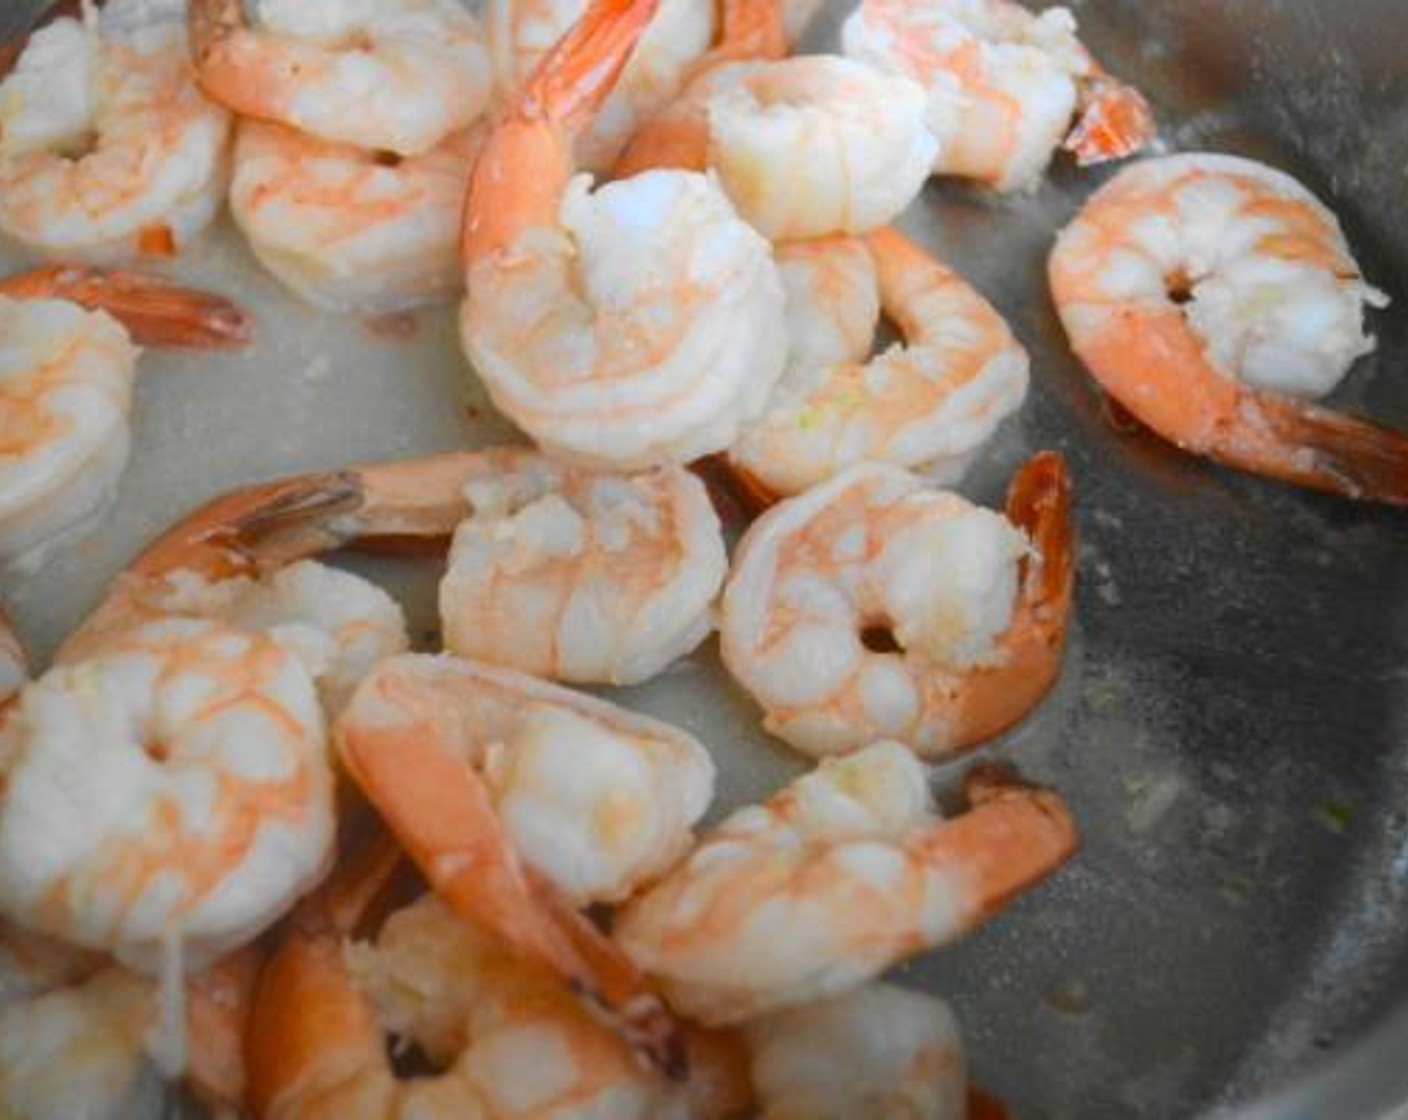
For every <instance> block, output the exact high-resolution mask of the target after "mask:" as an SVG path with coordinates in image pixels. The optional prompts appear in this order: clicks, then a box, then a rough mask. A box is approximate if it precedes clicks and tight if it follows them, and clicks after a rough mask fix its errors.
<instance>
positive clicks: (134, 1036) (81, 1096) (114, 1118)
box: [0, 966, 162, 1120]
mask: <svg viewBox="0 0 1408 1120" xmlns="http://www.w3.org/2000/svg"><path fill="white" fill-rule="evenodd" d="M155 1018H156V1014H155V1000H154V998H153V992H152V985H151V982H150V981H147V980H143V979H141V978H140V977H138V976H134V975H133V974H132V973H130V972H128V971H126V970H125V969H122V968H119V967H116V966H111V967H108V968H105V969H103V970H101V971H99V972H97V973H96V974H95V975H93V976H91V977H89V978H88V979H86V980H84V981H82V982H81V983H78V984H75V985H73V986H72V987H63V988H58V989H55V990H54V991H51V992H47V993H45V994H43V995H40V996H37V997H35V998H33V999H29V1000H24V1001H22V1002H19V1003H13V1004H10V1005H9V1006H7V1007H3V1008H0V1111H3V1112H4V1114H5V1115H6V1116H23V1117H25V1118H26V1120H73V1117H83V1118H84V1120H123V1118H124V1117H130V1116H148V1115H156V1114H157V1113H158V1112H159V1110H160V1105H161V1099H162V1086H161V1082H160V1080H159V1079H158V1078H157V1077H156V1076H155V1074H154V1071H153V1070H152V1069H151V1068H150V1067H149V1066H148V1065H147V1064H146V1062H145V1054H144V1048H143V1038H144V1036H145V1035H146V1033H147V1031H148V1030H149V1029H150V1028H151V1027H152V1025H153V1024H154V1021H155Z"/></svg>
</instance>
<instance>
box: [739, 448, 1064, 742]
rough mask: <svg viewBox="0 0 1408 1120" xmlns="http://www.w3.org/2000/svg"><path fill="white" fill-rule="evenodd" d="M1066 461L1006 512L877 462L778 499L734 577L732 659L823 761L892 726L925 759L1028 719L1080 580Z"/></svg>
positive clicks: (1027, 470) (1015, 490) (781, 724)
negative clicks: (1077, 578)
mask: <svg viewBox="0 0 1408 1120" xmlns="http://www.w3.org/2000/svg"><path fill="white" fill-rule="evenodd" d="M1073 565H1074V560H1073V549H1072V532H1071V525H1070V493H1069V482H1068V481H1067V477H1066V469H1065V464H1064V462H1063V461H1062V460H1061V458H1060V457H1059V456H1057V455H1054V454H1052V453H1045V454H1041V455H1038V456H1036V457H1034V458H1033V459H1032V460H1031V461H1030V462H1029V463H1027V464H1026V465H1025V466H1024V467H1023V468H1022V469H1021V470H1019V471H1018V472H1017V474H1016V475H1015V476H1014V478H1013V480H1012V484H1011V487H1010V489H1009V493H1008V503H1007V516H1006V518H1004V517H1002V516H1000V515H998V514H996V513H993V512H991V511H989V510H984V509H980V508H977V507H974V506H971V505H969V504H968V503H967V502H965V501H964V500H963V499H962V498H960V497H958V496H957V495H956V494H951V493H947V492H944V491H937V490H931V489H928V488H926V487H925V486H924V484H923V483H922V482H921V481H920V480H919V479H918V478H916V477H915V476H914V475H911V474H909V473H908V472H906V471H902V470H899V469H898V468H894V467H887V466H883V465H879V464H862V465H860V466H856V467H851V468H849V469H848V470H846V471H843V472H842V473H841V474H839V475H837V476H836V477H835V478H833V479H832V480H831V481H829V482H825V483H822V484H821V485H820V486H816V487H813V488H812V489H811V490H808V491H806V492H804V493H803V494H801V495H799V496H797V497H795V498H789V499H787V500H786V501H783V502H780V503H779V504H778V505H776V506H774V507H773V508H772V509H770V510H769V511H768V512H767V513H765V514H764V515H763V516H762V517H760V518H759V519H758V520H757V521H756V522H754V523H753V525H752V526H751V527H750V528H749V530H748V532H747V533H746V534H745V535H744V538H743V540H742V542H741V543H740V545H739V547H738V551H737V552H736V554H735V557H734V565H733V570H732V572H731V573H730V575H729V580H728V583H727V585H726V586H725V588H724V598H723V611H722V619H721V622H720V637H721V652H722V654H723V660H724V664H725V666H726V667H727V668H728V670H729V671H730V672H731V673H732V674H733V676H734V677H735V679H737V680H738V681H739V682H740V683H741V684H742V685H743V686H744V687H745V688H746V689H747V690H748V691H749V692H750V693H752V694H753V696H754V698H755V699H756V700H757V701H758V702H759V703H760V704H761V705H762V707H763V709H764V712H765V713H766V714H765V718H764V726H765V727H766V728H767V729H768V730H769V731H771V732H773V733H774V734H776V735H778V736H779V737H781V738H782V739H784V740H786V741H787V742H788V743H789V744H791V745H792V746H794V747H796V748H797V749H798V750H801V751H804V752H806V753H807V754H810V755H826V754H836V753H840V752H844V751H849V750H855V749H856V748H858V747H862V746H864V745H865V744H866V743H868V742H872V741H874V740H875V739H876V738H879V737H882V736H893V737H896V738H899V739H900V740H902V741H903V742H905V743H906V744H908V745H909V746H910V747H912V748H913V749H914V750H915V751H917V752H919V753H920V754H921V755H924V756H926V757H934V756H942V755H945V754H949V753H952V752H955V751H959V750H963V749H966V748H968V747H971V746H974V745H976V744H977V743H979V742H981V741H982V740H983V739H986V738H988V737H990V736H992V735H994V734H996V733H997V732H998V731H1001V730H1002V729H1004V728H1006V727H1007V726H1009V725H1011V724H1013V723H1015V722H1016V721H1018V720H1020V719H1021V718H1022V717H1023V716H1025V715H1026V713H1027V712H1028V711H1029V710H1030V709H1031V708H1032V707H1033V706H1035V704H1036V703H1037V702H1038V701H1039V700H1040V699H1041V697H1042V696H1043V695H1044V694H1045V693H1046V691H1047V690H1048V689H1049V688H1050V687H1051V684H1052V683H1053V682H1054V681H1055V679H1056V676H1057V674H1058V673H1059V671H1060V665H1061V651H1062V647H1063V645H1064V641H1065V629H1066V617H1067V614H1068V612H1069V609H1070V600H1071V591H1072V585H1073V582H1074V572H1073Z"/></svg>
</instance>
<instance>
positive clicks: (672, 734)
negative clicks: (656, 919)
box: [336, 655, 714, 905]
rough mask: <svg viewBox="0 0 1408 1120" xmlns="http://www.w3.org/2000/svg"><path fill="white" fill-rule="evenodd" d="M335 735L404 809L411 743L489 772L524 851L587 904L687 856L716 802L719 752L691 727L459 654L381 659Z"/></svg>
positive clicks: (611, 897) (372, 792)
mask: <svg viewBox="0 0 1408 1120" xmlns="http://www.w3.org/2000/svg"><path fill="white" fill-rule="evenodd" d="M336 734H337V738H338V740H339V743H340V745H341V750H342V753H343V755H344V756H345V757H346V758H347V760H348V768H349V770H350V771H351V772H352V774H353V777H354V778H357V779H358V781H359V782H362V783H363V784H364V786H365V787H367V792H368V794H369V796H370V797H371V798H372V800H373V802H375V803H378V804H386V805H393V804H396V803H397V799H396V798H395V796H394V795H395V792H396V791H394V790H391V789H387V788H386V787H385V785H384V784H383V782H384V781H386V780H394V778H395V776H396V768H395V767H394V765H392V764H393V763H394V761H395V760H396V759H398V758H400V757H403V755H405V753H406V751H408V750H410V749H411V748H410V747H409V746H406V744H415V749H414V752H413V753H412V755H411V756H410V757H415V755H416V754H418V753H419V752H420V751H422V750H427V749H429V748H432V747H433V748H435V749H437V750H439V751H440V752H442V753H443V754H444V755H445V756H447V757H451V758H457V759H459V760H461V762H462V763H463V764H464V765H467V766H468V767H471V768H473V769H474V770H476V771H478V772H479V773H480V774H481V775H482V779H481V780H482V782H483V785H484V788H485V791H486V793H487V795H488V798H489V800H490V802H491V803H492V805H493V808H494V811H495V812H496V814H497V815H498V817H499V819H500V820H501V821H502V824H503V829H504V833H505V835H506V837H507V838H508V840H509V841H510V842H511V844H512V846H513V849H514V850H515V851H516V852H517V853H518V854H519V855H521V856H522V858H523V860H524V861H525V862H526V863H527V865H528V866H529V867H531V868H533V869H534V870H535V871H536V872H538V873H540V874H542V875H543V876H544V877H545V878H546V879H547V880H548V881H549V882H551V883H552V884H553V885H554V886H555V887H557V888H558V890H560V891H561V892H563V894H564V895H565V896H566V897H567V898H568V899H569V900H570V901H572V902H574V903H577V904H583V905H584V904H586V903H589V902H615V901H619V900H620V899H623V898H625V897H627V896H628V895H629V894H630V893H631V892H632V891H634V890H635V889H636V888H637V887H639V886H640V884H641V883H642V882H645V881H647V880H649V879H650V878H652V877H654V876H655V875H657V874H659V873H660V872H661V871H663V870H664V869H665V868H666V867H668V866H669V865H670V864H671V863H672V862H674V861H675V860H676V859H678V858H679V857H680V856H681V855H682V854H683V853H684V852H685V851H687V850H688V848H689V846H690V844H691V843H692V841H693V833H692V832H691V828H692V827H693V825H694V824H695V823H696V822H697V821H698V820H699V818H700V817H701V816H702V815H703V813H704V810H705V809H706V808H707V807H708V805H709V801H710V800H711V798H712V796H713V785H714V767H713V763H712V762H711V761H710V758H709V754H708V752H707V751H706V750H705V749H704V747H703V746H702V745H701V744H700V743H699V742H698V741H697V740H695V739H694V738H692V737H691V736H689V735H687V734H685V733H684V732H683V731H680V730H678V729H676V728H674V727H671V726H670V725H669V724H666V723H661V722H660V721H658V720H654V719H650V718H648V717H646V716H642V715H637V714H636V713H634V712H630V711H627V710H626V709H625V708H620V707H617V706H616V705H614V704H608V703H606V702H605V701H602V700H596V699H594V698H592V697H590V696H586V695H584V694H582V693H578V692H573V691H571V690H569V689H565V688H560V687H558V686H556V685H552V684H548V683H547V682H545V681H539V680H536V679H535V678H533V677H529V676H524V675H522V674H520V673H515V672H512V671H509V670H506V669H495V668H492V667H490V666H487V665H477V664H475V663H473V662H469V661H461V660H457V659H455V658H451V657H438V658H437V657H427V656H424V655H406V656H402V657H393V658H390V659H388V660H386V661H383V662H382V663H381V664H380V665H378V666H377V667H376V668H375V669H373V670H372V672H371V674H370V675H369V676H368V677H367V679H366V680H365V681H364V683H363V684H362V686H361V688H360V689H359V690H358V692H357V693H356V696H355V697H354V699H353V701H352V703H351V705H350V707H349V708H348V709H347V711H346V712H345V713H344V715H343V718H342V719H341V721H340V722H339V723H338V726H337V730H336ZM388 767H390V768H388ZM383 774H385V775H387V777H386V778H385V779H383V778H382V775H383ZM383 798H384V799H385V800H383ZM415 826H416V822H415V821H414V820H407V821H405V822H402V824H401V825H400V826H398V831H400V830H401V828H411V829H414V828H415Z"/></svg>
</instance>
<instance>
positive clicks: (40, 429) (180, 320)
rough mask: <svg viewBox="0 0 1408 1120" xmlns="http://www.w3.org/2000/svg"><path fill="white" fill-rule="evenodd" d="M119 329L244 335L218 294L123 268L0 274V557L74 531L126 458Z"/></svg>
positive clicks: (176, 340) (126, 389)
mask: <svg viewBox="0 0 1408 1120" xmlns="http://www.w3.org/2000/svg"><path fill="white" fill-rule="evenodd" d="M46 297H54V298H46ZM85 308H93V309H94V310H85ZM124 324H125V325H126V327H125V326H124ZM127 328H130V330H131V332H132V335H135V336H136V338H137V340H138V341H139V342H141V341H151V342H155V343H158V344H163V343H164V344H175V345H193V346H222V345H230V344H235V343H239V342H242V341H243V340H244V339H245V338H247V337H248V319H247V318H246V317H245V316H244V315H243V314H242V313H241V312H239V311H238V309H236V308H234V307H233V305H231V304H230V303H228V302H227V301H225V300H222V299H219V298H218V297H214V296H207V295H204V294H202V293H199V292H191V291H187V290H185V289H181V288H178V287H176V286H174V285H171V284H168V283H166V282H164V281H159V280H155V279H151V278H147V277H142V276H138V275H136V274H135V273H115V272H108V273H104V272H98V271H96V270H92V269H75V268H46V269H40V270H37V271H35V272H32V273H25V274H23V275H21V276H15V277H10V278H9V279H8V280H3V281H0V559H6V560H13V559H15V558H17V557H19V556H22V555H23V554H25V553H27V552H30V551H31V550H33V549H35V548H37V547H38V546H40V545H42V544H45V543H46V542H49V541H51V540H52V539H53V538H55V537H58V536H61V535H63V534H64V533H66V532H71V531H73V530H75V529H77V528H78V527H79V526H81V525H82V524H83V523H84V522H85V521H87V520H89V519H90V518H91V517H93V516H94V515H95V514H96V513H97V512H98V511H99V509H100V508H101V507H102V506H103V505H105V504H106V502H107V501H108V499H109V497H110V495H111V493H112V491H113V489H114V488H115V486H116V484H117V480H118V477H119V476H120V475H121V474H122V469H123V467H124V466H125V464H126V462H127V453H128V413H129V411H130V409H131V405H132V382H133V378H134V376H135V369H136V359H137V354H138V350H137V348H136V347H135V346H133V345H132V337H131V335H129V333H128V329H127Z"/></svg>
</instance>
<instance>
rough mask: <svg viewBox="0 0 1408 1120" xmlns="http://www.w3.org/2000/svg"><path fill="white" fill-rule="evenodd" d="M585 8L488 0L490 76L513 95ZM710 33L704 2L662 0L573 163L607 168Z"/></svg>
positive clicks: (674, 88) (571, 3)
mask: <svg viewBox="0 0 1408 1120" xmlns="http://www.w3.org/2000/svg"><path fill="white" fill-rule="evenodd" d="M585 8H586V2H585V0H490V3H489V5H488V9H487V12H486V14H485V25H486V26H485V30H486V32H487V35H488V41H489V51H490V54H491V55H492V56H493V60H494V74H495V77H496V79H497V81H498V83H499V87H500V89H501V90H502V92H503V94H504V95H505V96H506V97H511V96H512V95H513V93H514V91H515V90H517V88H518V86H519V85H520V84H521V83H522V82H523V81H524V80H525V79H526V78H527V77H528V76H529V75H530V74H531V73H532V72H533V69H534V67H536V66H537V65H538V63H539V62H540V61H541V60H542V58H543V56H544V55H545V54H546V53H547V52H548V50H549V49H550V48H551V47H552V45H553V44H554V43H556V42H557V41H558V40H559V39H560V38H562V36H563V35H565V34H566V33H567V32H568V30H569V29H570V28H571V27H572V25H573V24H574V23H575V22H576V21H577V20H578V19H579V18H581V15H582V12H583V11H584V10H585ZM713 32H714V13H713V10H712V7H711V6H710V5H708V4H697V3H693V2H692V0H661V3H660V7H659V9H658V11H657V12H656V14H655V18H654V19H652V20H651V21H650V26H649V27H647V28H646V30H645V33H644V34H643V35H641V39H640V43H639V44H638V45H637V47H636V49H635V52H634V53H633V54H632V55H631V59H630V61H629V62H627V63H626V67H625V69H624V70H623V71H622V72H621V77H620V80H619V81H618V82H617V83H616V88H615V89H614V90H613V91H612V93H611V95H610V96H609V97H607V99H606V101H605V103H604V104H603V105H602V107H601V111H600V112H599V114H598V115H597V118H596V120H595V121H593V122H592V124H591V126H590V127H589V128H588V129H587V130H586V131H585V132H584V133H583V134H582V136H581V138H580V139H578V141H577V144H576V148H575V154H576V157H577V163H578V165H579V166H580V167H582V168H583V169H584V170H587V171H591V172H594V173H600V172H604V171H605V170H606V169H607V168H609V167H610V166H611V164H612V163H613V162H614V161H615V159H616V157H617V156H618V155H619V154H620V152H621V149H622V148H623V147H624V146H625V144H626V142H627V141H628V140H629V139H630V135H631V133H632V132H634V131H635V129H636V125H637V124H638V123H639V122H640V120H642V119H643V118H645V117H648V116H649V115H651V114H652V113H654V112H656V111H658V110H659V109H661V108H663V107H664V106H665V105H666V104H668V103H669V102H670V100H671V99H672V98H674V96H675V95H676V94H677V93H678V92H679V89H680V86H681V84H682V83H683V81H684V79H685V76H686V75H687V73H688V72H689V67H690V64H691V63H693V62H694V61H695V60H696V59H697V58H699V57H700V56H701V55H702V54H703V53H704V52H705V50H706V49H708V46H709V43H710V40H711V38H712V37H713Z"/></svg>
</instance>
